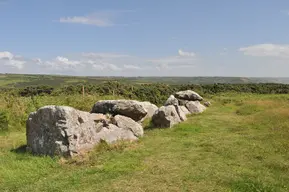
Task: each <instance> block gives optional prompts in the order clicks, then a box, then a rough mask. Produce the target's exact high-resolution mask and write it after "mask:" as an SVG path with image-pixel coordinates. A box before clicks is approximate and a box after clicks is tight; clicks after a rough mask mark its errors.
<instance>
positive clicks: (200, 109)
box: [186, 101, 206, 114]
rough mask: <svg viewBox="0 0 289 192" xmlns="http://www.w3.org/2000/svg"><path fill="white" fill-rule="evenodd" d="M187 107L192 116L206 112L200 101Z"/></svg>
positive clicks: (191, 102)
mask: <svg viewBox="0 0 289 192" xmlns="http://www.w3.org/2000/svg"><path fill="white" fill-rule="evenodd" d="M186 107H187V109H188V110H189V111H190V112H191V113H192V114H198V113H202V112H203V111H205V110H206V107H205V106H204V105H202V104H201V103H200V102H199V101H190V102H188V103H187V104H186Z"/></svg>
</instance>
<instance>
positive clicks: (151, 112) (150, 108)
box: [141, 101, 158, 121]
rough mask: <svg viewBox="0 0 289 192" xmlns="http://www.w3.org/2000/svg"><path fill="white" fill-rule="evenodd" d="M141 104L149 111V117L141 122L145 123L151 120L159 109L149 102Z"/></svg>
mask: <svg viewBox="0 0 289 192" xmlns="http://www.w3.org/2000/svg"><path fill="white" fill-rule="evenodd" d="M141 104H142V105H143V107H144V108H145V109H146V111H147V115H146V116H145V117H144V118H143V119H142V120H141V121H143V120H145V119H147V118H151V117H152V116H153V115H154V114H155V112H156V110H158V107H157V106H156V105H154V104H152V103H150V102H148V101H145V102H141Z"/></svg>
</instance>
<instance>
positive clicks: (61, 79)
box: [0, 74, 289, 88]
mask: <svg viewBox="0 0 289 192" xmlns="http://www.w3.org/2000/svg"><path fill="white" fill-rule="evenodd" d="M113 80H115V81H119V82H122V83H131V84H151V83H165V84H214V83H230V84H244V83H286V84H288V83H289V78H245V77H73V76H58V75H24V74H23V75H18V74H0V87H17V88H22V87H27V86H39V85H49V86H53V87H60V86H63V85H73V84H78V83H84V84H85V83H92V84H97V83H102V82H105V81H113Z"/></svg>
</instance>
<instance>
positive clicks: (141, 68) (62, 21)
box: [0, 0, 289, 77]
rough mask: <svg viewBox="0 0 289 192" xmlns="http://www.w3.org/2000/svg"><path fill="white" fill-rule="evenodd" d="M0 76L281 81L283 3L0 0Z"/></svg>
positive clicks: (288, 61) (287, 5)
mask: <svg viewBox="0 0 289 192" xmlns="http://www.w3.org/2000/svg"><path fill="white" fill-rule="evenodd" d="M0 24H1V25H0V73H25V74H63V75H79V76H242V77H289V75H288V72H289V1H288V0H242V1H232V0H218V1H213V0H170V1H168V0H105V1H104V0H81V1H80V0H49V1H45V0H0Z"/></svg>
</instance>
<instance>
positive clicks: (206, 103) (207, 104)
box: [204, 101, 212, 107]
mask: <svg viewBox="0 0 289 192" xmlns="http://www.w3.org/2000/svg"><path fill="white" fill-rule="evenodd" d="M204 105H205V106H206V107H210V106H211V105H212V104H211V102H210V101H206V102H205V103H204Z"/></svg>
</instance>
